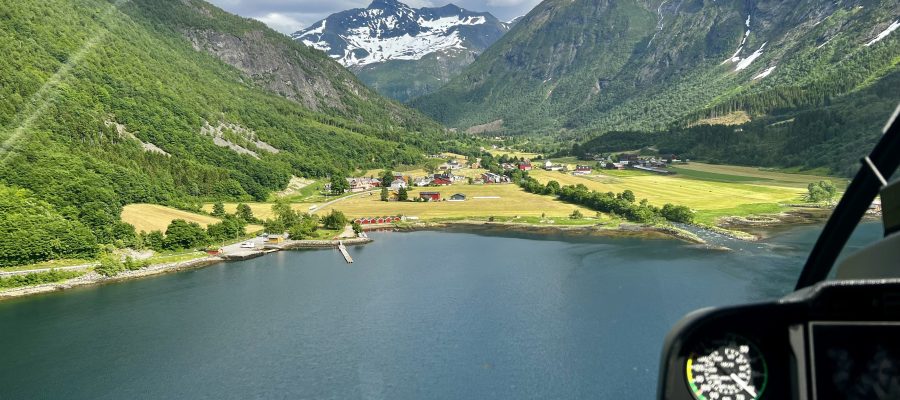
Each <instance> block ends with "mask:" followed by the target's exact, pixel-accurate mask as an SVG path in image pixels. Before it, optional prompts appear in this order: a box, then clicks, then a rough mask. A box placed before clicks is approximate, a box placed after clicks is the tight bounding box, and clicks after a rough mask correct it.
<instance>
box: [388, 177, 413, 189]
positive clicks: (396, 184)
mask: <svg viewBox="0 0 900 400" xmlns="http://www.w3.org/2000/svg"><path fill="white" fill-rule="evenodd" d="M408 186H409V185H407V184H406V181H404V180H403V179H394V181H393V182H391V189H392V190H400V188H404V189H405V188H407V187H408Z"/></svg>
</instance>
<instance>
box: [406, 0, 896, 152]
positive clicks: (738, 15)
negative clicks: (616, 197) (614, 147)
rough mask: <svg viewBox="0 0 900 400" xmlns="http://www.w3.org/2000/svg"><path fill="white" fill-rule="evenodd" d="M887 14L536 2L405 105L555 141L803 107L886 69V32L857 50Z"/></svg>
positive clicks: (892, 54)
mask: <svg viewBox="0 0 900 400" xmlns="http://www.w3.org/2000/svg"><path fill="white" fill-rule="evenodd" d="M898 15H900V6H898V5H897V4H896V3H893V2H887V1H850V2H841V3H834V2H828V1H814V0H804V1H801V2H799V3H797V4H790V5H788V4H785V3H782V2H777V1H761V0H760V1H746V2H712V1H700V0H694V1H691V0H684V1H668V0H666V1H636V0H630V1H620V2H607V1H600V2H589V1H585V0H575V1H562V0H547V1H544V2H542V3H541V4H540V5H538V6H537V7H535V9H533V10H532V11H531V12H530V13H529V14H528V15H526V16H525V18H524V19H523V20H522V21H521V22H520V23H519V24H518V25H517V26H516V27H515V28H513V29H512V30H511V31H510V32H509V33H508V34H506V35H505V36H504V37H502V38H501V39H500V40H499V41H498V42H497V43H495V44H494V45H493V46H492V47H491V48H489V49H488V50H487V51H485V53H484V54H482V55H481V56H480V57H479V58H478V59H477V60H476V61H475V62H474V63H473V64H472V65H470V66H469V67H467V68H466V69H465V70H464V71H463V72H462V73H461V74H460V75H458V76H457V77H456V78H454V79H453V80H452V81H451V82H450V83H448V84H447V85H446V86H445V87H443V88H442V89H440V90H439V91H437V92H435V93H433V94H430V95H426V96H423V97H422V98H420V99H417V100H415V101H414V102H413V103H412V104H413V106H415V107H417V108H419V109H420V110H422V111H423V112H425V113H426V114H428V115H430V116H432V117H433V118H435V119H437V120H438V121H440V122H443V123H445V124H447V125H448V126H450V127H454V128H460V129H466V128H468V127H471V126H476V125H481V124H485V123H489V122H492V121H497V120H504V121H505V123H504V128H503V130H502V131H503V132H506V133H536V132H550V133H552V134H554V135H557V134H562V135H564V136H568V137H584V136H585V135H596V134H598V133H603V132H606V131H611V130H638V131H656V130H663V129H668V128H669V127H670V126H672V125H673V124H674V125H680V124H687V123H690V122H691V121H692V120H696V119H701V118H702V117H704V116H708V115H710V114H714V113H718V112H721V111H725V110H727V109H742V108H750V107H748V106H747V104H746V103H750V102H753V103H754V104H757V105H759V103H758V102H756V100H753V99H755V98H759V97H760V96H770V94H767V93H774V92H773V91H775V92H777V93H781V92H785V91H789V90H792V91H793V92H791V93H789V94H788V95H785V96H782V97H790V98H792V100H784V101H781V100H780V101H779V102H778V104H775V102H772V105H771V106H767V107H768V108H767V107H756V106H754V107H755V108H753V110H751V111H752V112H751V114H753V113H757V114H758V115H759V113H767V112H771V111H773V110H774V109H777V108H779V107H784V106H786V105H789V104H788V103H791V104H793V105H794V106H797V105H801V104H806V105H814V104H818V103H821V102H823V101H827V100H826V99H827V98H829V97H831V96H838V95H841V94H844V93H848V92H850V91H852V90H854V88H855V87H856V86H858V85H862V84H864V83H865V82H869V81H872V80H877V79H880V77H882V76H884V75H885V74H886V73H887V72H889V71H890V70H892V69H894V68H896V65H897V61H896V57H897V54H898V53H900V52H898V44H897V43H898V41H897V35H896V34H887V35H885V36H884V37H882V39H880V40H879V41H877V42H875V43H873V44H872V45H870V46H865V44H866V43H868V42H869V41H871V40H873V38H874V37H876V36H877V35H879V34H880V32H883V31H884V29H885V28H886V27H888V26H890V25H891V23H892V22H894V21H897V20H898ZM826 42H827V43H826ZM847 78H850V79H849V80H848V79H847ZM791 88H793V89H791ZM799 88H805V89H803V90H802V92H803V93H800V92H801V91H800V89H799ZM651 116H652V117H651Z"/></svg>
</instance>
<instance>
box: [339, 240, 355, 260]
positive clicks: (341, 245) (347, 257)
mask: <svg viewBox="0 0 900 400" xmlns="http://www.w3.org/2000/svg"><path fill="white" fill-rule="evenodd" d="M338 250H340V251H341V254H342V255H343V256H344V259H345V260H347V264H353V257H350V253H348V252H347V246H344V242H338Z"/></svg>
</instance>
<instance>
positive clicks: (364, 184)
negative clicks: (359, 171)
mask: <svg viewBox="0 0 900 400" xmlns="http://www.w3.org/2000/svg"><path fill="white" fill-rule="evenodd" d="M347 183H348V184H350V191H351V192H353V193H358V192H365V191H367V190H372V189H373V188H376V187H380V186H381V181H380V180H378V179H375V178H365V177H362V178H347Z"/></svg>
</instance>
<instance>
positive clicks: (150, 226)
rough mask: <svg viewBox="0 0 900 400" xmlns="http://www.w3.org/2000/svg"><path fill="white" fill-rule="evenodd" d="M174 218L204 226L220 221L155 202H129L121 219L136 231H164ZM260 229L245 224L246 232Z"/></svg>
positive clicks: (257, 226) (256, 226)
mask: <svg viewBox="0 0 900 400" xmlns="http://www.w3.org/2000/svg"><path fill="white" fill-rule="evenodd" d="M233 211H234V210H232V212H233ZM176 219H183V220H185V221H188V222H196V223H198V224H200V226H202V227H204V228H205V227H206V226H207V225H209V224H215V223H218V222H219V221H220V219H218V218H216V217H211V216H209V215H203V214H197V213H192V212H189V211H183V210H178V209H175V208H171V207H166V206H161V205H157V204H129V205H127V206H125V208H124V209H123V210H122V221H125V222H127V223H129V224H131V225H134V228H135V230H136V231H138V232H140V231H144V232H150V231H160V232H165V231H166V227H168V226H169V223H171V222H172V221H173V220H176ZM261 229H262V227H261V226H259V225H248V226H247V231H248V232H254V231H258V230H261Z"/></svg>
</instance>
